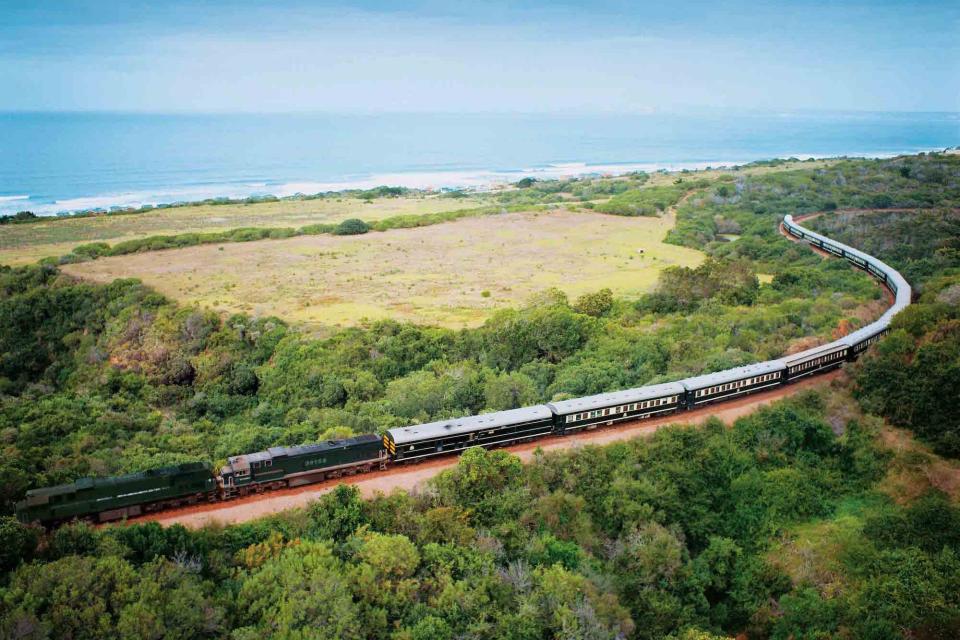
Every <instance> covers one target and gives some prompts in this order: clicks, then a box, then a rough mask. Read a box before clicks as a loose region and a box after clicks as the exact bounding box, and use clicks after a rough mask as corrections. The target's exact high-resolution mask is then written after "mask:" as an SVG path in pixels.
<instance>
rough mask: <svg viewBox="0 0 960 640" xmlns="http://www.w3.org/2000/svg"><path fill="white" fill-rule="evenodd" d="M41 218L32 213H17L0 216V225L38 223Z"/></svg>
mask: <svg viewBox="0 0 960 640" xmlns="http://www.w3.org/2000/svg"><path fill="white" fill-rule="evenodd" d="M39 219H40V216H38V215H37V214H35V213H34V212H32V211H17V212H16V213H15V214H13V215H10V216H0V224H24V223H27V222H36V221H37V220H39Z"/></svg>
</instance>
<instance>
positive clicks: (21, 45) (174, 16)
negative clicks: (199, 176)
mask: <svg viewBox="0 0 960 640" xmlns="http://www.w3.org/2000/svg"><path fill="white" fill-rule="evenodd" d="M688 109H693V110H696V109H733V110H743V109H757V110H780V109H815V110H862V111H960V1H958V0H947V1H939V2H937V1H924V0H915V1H911V2H906V1H890V2H882V1H871V2H866V1H853V2H847V1H837V0H832V1H819V0H771V1H766V2H763V1H760V2H756V1H754V2H742V1H734V2H725V1H723V0H711V1H699V0H697V1H686V0H676V1H664V0H659V1H657V2H648V1H646V0H632V1H619V0H613V1H604V2H595V3H591V2H587V1H585V0H580V1H567V0H554V1H550V2H533V1H523V0H519V1H513V2H483V1H482V0H477V1H475V2H462V3H461V2H457V1H455V0H449V1H446V2H442V1H436V2H435V1H425V2H422V1H419V0H404V1H403V2H373V1H371V2H333V3H332V2H322V1H320V2H318V1H308V0H270V1H266V0H221V1H215V0H190V1H187V0H165V1H163V2H157V1H155V0H122V1H105V0H101V1H97V0H0V110H39V111H47V110H50V111H79V110H106V111H138V112H234V111H236V112H287V111H329V112H372V113H375V112H384V111H407V112H525V113H539V112H549V113H556V112H564V113H566V112H571V113H608V112H609V113H648V112H671V111H683V110H688Z"/></svg>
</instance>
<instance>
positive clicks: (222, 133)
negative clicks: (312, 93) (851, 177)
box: [0, 111, 960, 215]
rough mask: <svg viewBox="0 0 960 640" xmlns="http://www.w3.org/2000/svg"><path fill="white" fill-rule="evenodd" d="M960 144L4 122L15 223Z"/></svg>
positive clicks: (699, 119)
mask: <svg viewBox="0 0 960 640" xmlns="http://www.w3.org/2000/svg"><path fill="white" fill-rule="evenodd" d="M956 145H960V114H956V113H820V112H778V113H732V112H722V113H712V112H708V111H701V112H697V113H686V114H642V115H544V114H368V115H347V114H263V115H255V114H229V115H224V114H204V115H162V114H122V113H0V214H9V213H14V212H16V211H21V210H30V211H33V212H35V213H37V214H44V215H52V214H56V213H58V212H67V211H78V210H88V209H110V208H111V207H127V206H140V205H144V204H161V203H171V202H183V201H192V200H202V199H205V198H215V197H231V198H239V197H246V196H251V195H267V194H272V195H278V196H288V195H293V194H296V193H317V192H321V191H333V190H340V189H345V188H369V187H373V186H377V185H382V184H386V185H391V186H409V187H417V188H428V189H443V188H463V187H472V188H484V187H486V186H489V185H491V184H497V183H503V182H511V181H516V180H519V179H520V178H522V177H525V176H533V177H541V178H548V177H561V176H568V175H580V174H590V173H597V174H611V173H622V172H627V171H631V170H647V171H650V170H657V169H661V168H663V169H682V168H701V167H706V166H718V165H729V164H740V163H745V162H750V161H754V160H764V159H770V158H777V157H791V156H793V157H801V158H806V157H811V156H815V157H822V156H841V155H847V156H870V157H881V156H889V155H895V154H898V153H915V152H919V151H930V150H938V149H943V148H945V147H952V146H956Z"/></svg>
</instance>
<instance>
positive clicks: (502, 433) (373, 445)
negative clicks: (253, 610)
mask: <svg viewBox="0 0 960 640" xmlns="http://www.w3.org/2000/svg"><path fill="white" fill-rule="evenodd" d="M780 231H781V233H783V234H784V235H785V236H787V237H788V238H790V239H792V240H795V241H802V242H807V243H809V244H810V245H811V247H812V248H813V249H814V250H816V251H818V252H819V253H821V254H822V255H824V256H830V257H841V258H844V259H846V260H847V261H849V262H850V263H851V264H852V265H853V266H855V267H858V268H860V269H863V270H865V271H867V272H868V273H869V274H870V275H872V276H873V277H874V278H876V279H877V280H878V281H879V282H880V284H882V285H884V286H885V287H886V288H887V289H888V290H889V291H890V293H891V297H892V304H891V306H890V307H889V308H888V309H887V310H886V311H885V312H884V313H883V314H882V315H881V316H880V318H879V319H877V320H875V321H874V322H872V323H870V324H868V325H866V326H865V327H863V328H861V329H858V330H856V331H853V332H852V333H850V334H849V335H846V336H843V337H840V338H838V339H837V340H834V341H832V342H830V343H827V344H824V345H819V346H816V347H813V348H811V349H807V350H805V351H802V352H800V353H796V354H791V355H787V356H784V357H782V358H778V359H775V360H770V361H766V362H760V363H756V364H752V365H747V366H744V367H737V368H734V369H728V370H725V371H719V372H716V373H711V374H706V375H702V376H695V377H692V378H687V379H684V380H680V381H678V382H674V383H666V384H661V385H653V386H648V387H640V388H636V389H629V390H625V391H618V392H613V393H606V394H598V395H596V396H589V397H585V398H574V399H572V400H566V401H560V402H553V403H549V404H546V405H538V406H535V407H524V408H521V409H514V410H510V411H504V412H499V413H494V414H484V415H481V416H467V417H464V418H458V419H453V420H450V419H448V420H442V421H439V422H435V423H428V424H422V425H413V426H410V427H402V428H395V429H388V430H387V431H386V433H385V434H384V436H383V440H382V444H381V443H380V441H379V440H378V439H377V438H376V437H375V436H372V435H363V436H359V437H357V438H355V439H353V440H351V441H341V442H330V443H322V444H320V445H307V446H304V447H294V448H283V447H281V448H276V449H270V450H268V451H262V452H256V453H252V454H246V455H243V456H235V457H233V458H230V459H229V461H228V464H227V465H226V466H224V467H223V468H221V469H220V471H219V473H218V474H217V475H213V476H212V477H211V474H210V468H209V464H207V463H191V465H189V467H190V468H189V469H174V468H170V469H162V470H155V471H152V472H150V471H148V472H144V473H142V474H135V475H134V476H128V477H120V478H110V479H104V480H98V481H94V480H91V479H83V480H80V481H77V482H76V483H73V484H71V485H61V486H58V487H52V488H48V489H40V490H33V491H30V492H28V493H27V498H26V500H24V501H23V502H21V503H18V516H19V517H21V519H24V520H28V521H29V520H39V521H41V522H43V521H44V519H43V518H42V517H35V516H36V515H37V514H43V515H45V516H46V517H47V520H48V521H49V522H57V521H61V522H62V521H64V520H65V519H68V517H87V516H85V515H84V513H83V512H81V513H78V514H75V515H71V512H69V511H68V510H67V509H64V510H63V511H61V512H60V515H47V514H51V513H54V509H55V503H67V505H68V508H72V506H71V505H70V503H69V499H73V500H74V502H76V501H77V498H76V496H78V495H79V494H80V493H81V492H83V491H85V490H87V491H89V492H90V493H92V492H93V491H99V492H100V495H106V497H105V498H103V497H101V498H96V500H94V499H93V498H87V499H86V500H87V502H86V504H96V505H98V506H97V507H95V508H94V510H93V511H89V510H88V511H87V512H86V513H87V514H91V515H92V516H94V517H98V518H99V519H100V520H109V519H119V518H126V519H129V520H135V519H150V520H154V521H157V522H161V523H163V524H174V523H180V524H184V525H188V526H202V525H204V524H208V523H212V522H222V523H235V522H242V521H245V520H249V519H253V518H257V517H261V516H263V515H266V514H269V513H274V512H277V511H281V510H284V509H288V508H291V507H297V506H302V505H304V504H306V503H307V502H309V501H310V500H313V499H315V498H316V497H317V496H319V495H321V494H323V493H324V492H326V491H329V490H331V489H332V488H333V487H334V486H336V485H337V484H339V483H340V482H342V481H343V480H342V479H341V476H347V480H346V481H347V482H349V483H351V484H355V485H358V486H359V487H360V489H361V491H362V492H363V493H364V494H365V495H370V494H372V493H375V492H377V491H389V490H391V489H394V488H404V489H412V488H415V487H416V486H417V485H418V484H419V483H421V482H423V481H424V480H426V479H427V478H429V477H432V476H433V475H436V474H437V473H439V472H440V471H442V470H443V469H445V468H447V467H450V466H452V465H454V464H456V462H457V459H456V457H455V456H452V455H450V454H452V453H455V452H458V451H462V450H464V449H466V448H468V447H471V446H478V445H479V446H486V447H490V446H502V447H505V448H506V449H507V450H508V451H511V452H514V453H516V454H517V455H519V456H520V457H521V458H529V457H530V456H532V455H533V452H534V451H535V450H536V449H543V450H551V449H560V448H569V447H574V446H580V445H583V444H604V443H607V442H612V441H616V440H623V439H628V438H633V437H636V436H639V435H645V434H649V433H652V432H653V431H655V430H656V429H657V428H659V427H661V426H664V425H666V424H672V423H678V422H683V423H697V422H702V421H703V420H705V419H706V418H708V417H711V416H716V417H718V418H721V419H725V420H727V421H729V420H732V419H734V418H736V417H739V415H743V414H744V413H749V412H750V411H753V410H754V409H756V408H757V407H759V406H762V405H765V404H768V403H769V402H771V401H773V400H776V399H778V398H781V397H783V396H785V395H790V394H793V393H796V392H797V391H799V390H801V389H803V388H806V387H809V386H811V385H819V384H823V383H824V382H825V381H827V380H829V379H831V378H832V377H835V376H836V375H838V373H839V372H838V371H837V369H838V368H839V367H840V366H841V365H842V363H843V362H846V361H850V360H853V359H855V358H856V357H857V356H859V355H860V354H861V353H862V352H863V351H864V350H865V349H866V348H867V347H869V345H871V344H873V343H874V342H876V341H877V340H878V339H880V337H881V336H883V335H884V334H885V333H886V332H887V331H888V330H889V325H890V321H891V319H892V318H893V316H894V315H895V314H896V313H898V312H899V311H900V310H902V309H903V308H905V307H906V306H907V305H909V304H910V298H911V289H910V285H909V284H908V283H907V282H906V280H904V278H903V277H902V276H901V275H900V274H899V273H898V272H897V271H896V270H895V269H893V268H892V267H890V266H889V265H886V264H885V263H883V262H882V261H880V260H878V259H877V258H874V257H873V256H870V255H868V254H865V253H863V252H860V251H858V250H857V249H854V248H852V247H849V246H847V245H843V244H842V243H839V242H836V241H833V240H831V239H829V238H827V237H825V236H822V235H820V234H817V233H815V232H812V231H810V230H808V229H806V228H804V227H802V226H801V225H799V224H798V223H797V222H796V221H794V220H793V219H792V217H791V216H789V215H788V216H785V218H784V220H783V222H782V223H781V225H780ZM718 403H719V404H718ZM681 411H682V412H683V413H684V414H685V415H684V416H677V415H676V414H677V412H681ZM614 425H615V426H614ZM351 447H354V448H355V449H354V451H355V452H360V453H361V454H362V458H361V457H354V458H349V457H347V458H343V457H342V456H344V455H348V456H349V455H350V451H349V449H350V448H351ZM344 452H346V454H345V453H344ZM320 456H324V457H320ZM337 456H341V457H337ZM388 462H389V463H392V464H391V465H390V467H389V468H387V463H388ZM409 462H418V463H420V464H417V465H416V466H409V465H407V464H404V463H409ZM297 465H298V466H297ZM377 467H379V469H380V471H376V472H373V473H369V474H365V475H359V476H353V477H350V476H352V474H354V473H356V472H363V471H372V470H373V469H375V468H377ZM291 469H292V470H291ZM186 471H189V472H190V474H192V475H191V476H190V477H191V478H192V480H191V482H194V484H193V485H191V488H190V489H189V490H184V491H181V493H179V494H174V495H173V499H172V500H167V501H165V502H158V501H157V499H156V498H154V499H153V501H150V499H148V498H139V497H137V498H133V499H131V498H130V497H129V496H131V495H134V494H132V493H129V492H128V493H122V492H123V491H129V487H130V486H131V483H137V482H138V483H141V484H140V485H137V486H153V485H149V484H146V485H145V484H144V483H149V482H151V481H152V482H154V484H155V486H161V482H160V479H161V478H162V479H163V482H167V481H168V480H167V478H172V479H173V480H180V478H181V477H186V474H185V472H186ZM178 474H179V475H178ZM125 483H126V484H125ZM124 486H126V489H124V488H123V487H124ZM194 487H195V488H194ZM293 487H296V488H293ZM159 490H162V489H149V490H146V491H139V492H138V493H139V494H145V493H149V492H150V491H159ZM266 490H270V491H269V492H268V493H264V492H265V491H266ZM111 491H112V492H113V493H116V494H118V495H116V496H114V495H112V494H111V493H110V492H111ZM64 497H67V498H69V499H68V500H64V499H63V498H64ZM184 498H189V500H184ZM103 500H107V501H111V500H115V501H117V502H115V503H113V502H102V501H103ZM122 500H126V502H122ZM184 502H189V503H190V506H187V507H185V508H184V507H180V504H182V503H184ZM198 502H200V503H206V504H196V503H198ZM106 504H110V505H111V507H113V505H114V504H115V505H116V508H110V510H105V509H107V507H104V506H99V505H106ZM176 507H179V508H176ZM160 509H166V510H164V511H159V510H160ZM150 511H153V512H154V513H148V514H147V515H143V514H144V512H150ZM136 516H140V517H139V518H137V517H136Z"/></svg>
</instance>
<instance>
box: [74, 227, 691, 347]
mask: <svg viewBox="0 0 960 640" xmlns="http://www.w3.org/2000/svg"><path fill="white" fill-rule="evenodd" d="M673 223H674V220H673V216H672V215H667V216H664V217H662V218H625V217H617V216H605V215H599V214H593V213H573V212H569V211H565V210H556V211H551V212H542V213H511V214H501V215H496V216H483V217H478V218H467V219H463V220H460V221H457V222H451V223H446V224H440V225H435V226H431V227H423V228H417V229H399V230H392V231H387V232H383V233H369V234H366V235H362V236H341V237H336V236H303V237H297V238H290V239H287V240H265V241H259V242H246V243H228V244H223V245H204V246H197V247H190V248H185V249H174V250H168V251H160V252H153V253H143V254H133V255H127V256H116V257H111V258H102V259H100V260H96V261H93V262H87V263H81V264H75V265H68V266H65V267H63V269H64V271H66V272H67V273H70V274H73V275H75V276H79V277H83V278H88V279H92V280H96V281H99V282H109V281H112V280H113V279H115V278H121V277H137V278H140V279H142V280H143V281H144V282H145V283H146V284H148V285H150V286H152V287H155V288H156V289H157V290H159V291H161V292H162V293H164V294H166V295H168V296H170V297H171V298H174V299H177V300H180V301H185V302H190V303H196V304H198V305H200V306H203V307H209V308H212V309H215V310H218V311H221V312H236V311H242V312H246V313H251V314H254V315H277V316H279V317H282V318H284V319H286V320H289V321H291V322H294V323H303V324H305V325H308V326H311V327H313V328H320V327H322V326H330V325H341V326H345V325H352V324H357V323H359V322H362V321H363V320H364V319H369V320H373V319H378V318H385V317H392V318H397V319H401V320H410V321H414V322H418V323H427V324H438V325H443V326H448V327H464V326H474V325H477V324H480V323H482V322H483V320H484V319H485V318H487V317H488V316H489V314H490V313H491V312H492V311H494V310H495V309H498V308H503V307H510V306H516V305H518V304H520V303H523V302H524V301H525V300H527V299H528V298H529V297H530V296H531V295H532V294H533V293H535V292H538V291H542V290H543V289H546V288H548V287H559V288H561V289H563V290H564V291H566V292H567V293H568V294H569V295H570V296H571V297H573V296H576V295H579V294H581V293H584V292H586V291H595V290H598V289H600V288H603V287H610V288H611V289H613V290H614V292H615V294H616V295H618V296H623V297H631V296H636V295H639V294H640V293H643V292H646V291H649V290H650V288H651V287H652V286H653V285H654V283H655V282H656V279H657V274H658V273H659V272H660V270H661V269H662V268H664V267H666V266H669V265H675V264H676V265H695V264H698V263H699V262H700V261H701V259H702V254H700V253H699V252H697V251H694V250H692V249H686V248H683V247H677V246H673V245H666V244H663V242H662V240H663V238H664V235H665V234H666V232H667V230H668V229H669V228H671V227H672V226H673ZM485 292H488V293H485Z"/></svg>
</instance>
